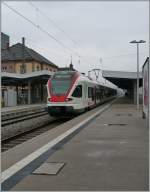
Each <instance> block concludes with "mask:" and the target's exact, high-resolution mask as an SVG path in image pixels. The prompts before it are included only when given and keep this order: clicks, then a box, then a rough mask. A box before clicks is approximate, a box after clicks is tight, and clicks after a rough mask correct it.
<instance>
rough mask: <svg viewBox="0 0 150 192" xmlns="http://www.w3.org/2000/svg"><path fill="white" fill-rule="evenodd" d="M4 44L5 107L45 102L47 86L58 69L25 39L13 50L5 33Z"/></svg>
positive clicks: (3, 87)
mask: <svg viewBox="0 0 150 192" xmlns="http://www.w3.org/2000/svg"><path fill="white" fill-rule="evenodd" d="M1 42H2V43H1V44H2V46H1V72H2V73H1V74H2V75H1V76H2V86H1V89H2V99H1V102H2V106H15V105H19V104H30V103H41V102H45V101H46V95H47V94H46V82H47V80H48V78H49V77H50V76H51V75H52V74H53V73H54V72H56V71H57V70H58V66H56V65H55V64H54V63H53V62H51V61H49V60H48V59H46V58H45V57H43V56H42V55H40V54H39V53H37V52H36V51H34V50H33V49H30V48H29V47H27V46H25V39H24V38H22V43H17V44H14V45H12V46H10V41H9V36H8V35H6V34H4V33H1ZM29 94H30V96H29Z"/></svg>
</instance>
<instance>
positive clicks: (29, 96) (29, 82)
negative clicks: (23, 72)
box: [28, 80, 31, 104]
mask: <svg viewBox="0 0 150 192" xmlns="http://www.w3.org/2000/svg"><path fill="white" fill-rule="evenodd" d="M28 104H31V81H30V80H28Z"/></svg>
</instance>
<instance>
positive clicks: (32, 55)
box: [1, 43, 58, 68]
mask: <svg viewBox="0 0 150 192" xmlns="http://www.w3.org/2000/svg"><path fill="white" fill-rule="evenodd" d="M23 49H24V51H23ZM1 59H2V61H20V60H21V61H22V60H23V59H24V60H25V61H32V60H35V61H38V62H40V63H46V64H49V65H51V66H52V67H56V68H58V66H56V65H55V64H54V63H53V62H51V61H49V60H48V59H46V58H45V57H43V56H42V55H40V54H39V53H37V52H36V51H34V50H33V49H30V48H28V47H27V46H24V48H23V44H21V43H17V44H15V45H12V46H10V47H9V48H8V49H5V50H2V53H1Z"/></svg>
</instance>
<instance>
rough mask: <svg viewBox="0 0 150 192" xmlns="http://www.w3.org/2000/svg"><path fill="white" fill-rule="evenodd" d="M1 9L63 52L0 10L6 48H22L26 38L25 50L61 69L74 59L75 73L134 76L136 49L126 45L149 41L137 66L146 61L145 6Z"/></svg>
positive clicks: (13, 4) (62, 5)
mask: <svg viewBox="0 0 150 192" xmlns="http://www.w3.org/2000/svg"><path fill="white" fill-rule="evenodd" d="M5 3H7V4H8V5H9V6H11V7H12V8H14V9H16V10H17V11H19V12H20V13H21V14H22V15H24V16H25V17H27V18H28V19H30V20H32V21H33V22H34V23H35V24H36V25H39V26H40V27H41V28H42V29H44V30H45V31H47V32H48V33H49V34H51V35H52V36H54V37H55V38H56V39H57V40H58V41H60V42H61V43H62V44H63V45H64V46H65V47H67V49H66V48H64V47H63V46H61V45H60V44H58V43H57V42H56V41H55V40H53V39H52V38H50V37H49V36H48V35H46V34H45V33H42V32H41V31H40V30H39V29H37V28H36V27H34V26H33V25H32V24H30V23H29V22H28V21H26V20H25V19H23V18H21V17H20V16H18V15H17V14H16V13H14V12H13V11H11V10H10V9H8V8H7V7H6V6H5V5H3V4H2V32H4V33H6V34H8V35H9V36H10V43H11V44H14V43H17V42H21V38H22V37H23V36H24V37H25V38H26V45H27V46H28V47H29V48H32V49H34V50H36V51H38V52H39V53H40V54H42V55H43V56H45V57H46V58H47V59H49V60H51V61H52V62H54V63H55V64H56V65H58V66H59V67H63V66H68V65H69V64H70V60H71V55H72V60H73V64H74V67H75V68H76V69H78V70H79V71H81V72H87V71H88V70H91V69H92V68H101V69H107V70H118V71H119V70H123V71H136V45H135V44H130V43H129V42H130V41H131V40H141V39H143V40H146V41H147V43H146V44H141V45H140V66H142V65H143V63H144V61H145V60H146V57H147V56H148V41H149V40H148V38H149V31H148V29H149V21H148V15H149V13H148V7H149V6H148V2H142V1H141V2H129V1H124V2H118V1H116V2H115V1H114V2H110V1H108V2H103V1H99V2H98V1H95V2H90V1H88V2H80V1H77V2H75V1H72V2H58V1H55V2H53V1H49V2H48V1H47V2H46V1H45V2H42V1H38V2H35V1H33V2H32V3H33V4H31V3H30V2H29V1H24V2H15V1H14V2H8V1H7V2H5ZM34 6H36V7H38V8H39V10H37V9H35V7H34ZM39 11H40V12H43V13H44V15H46V16H48V17H49V20H48V19H47V17H45V16H44V15H41V14H40V12H39ZM76 53H77V54H76ZM79 56H80V57H79ZM79 60H80V62H79Z"/></svg>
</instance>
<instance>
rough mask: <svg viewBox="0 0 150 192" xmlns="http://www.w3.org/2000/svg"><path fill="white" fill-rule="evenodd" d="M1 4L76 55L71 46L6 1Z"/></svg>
mask: <svg viewBox="0 0 150 192" xmlns="http://www.w3.org/2000/svg"><path fill="white" fill-rule="evenodd" d="M3 4H4V5H5V6H6V7H8V8H9V9H10V10H12V11H13V12H15V13H16V14H17V15H19V16H20V17H22V18H23V19H25V20H26V21H28V22H29V23H30V24H32V25H33V26H34V27H36V28H37V29H39V30H40V31H41V32H43V33H45V34H46V35H47V36H49V37H50V38H51V39H53V40H54V41H56V42H57V43H58V44H60V45H61V46H62V47H64V48H65V49H67V50H68V51H69V52H71V53H74V54H75V55H77V56H80V55H78V54H77V53H76V52H75V51H74V50H72V49H71V48H69V47H67V46H66V45H64V44H63V43H62V42H61V41H59V40H58V39H56V38H55V37H54V36H53V35H51V34H50V33H49V32H48V31H46V30H45V29H43V28H42V27H41V26H40V25H38V24H35V23H34V22H33V21H32V20H30V19H29V18H27V17H26V16H24V15H23V14H21V13H20V12H19V11H17V10H16V9H14V8H12V7H11V6H10V5H8V4H7V3H5V2H3Z"/></svg>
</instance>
